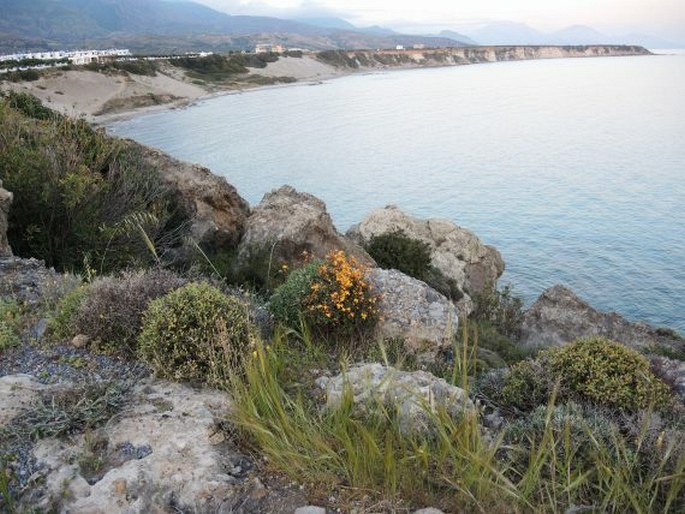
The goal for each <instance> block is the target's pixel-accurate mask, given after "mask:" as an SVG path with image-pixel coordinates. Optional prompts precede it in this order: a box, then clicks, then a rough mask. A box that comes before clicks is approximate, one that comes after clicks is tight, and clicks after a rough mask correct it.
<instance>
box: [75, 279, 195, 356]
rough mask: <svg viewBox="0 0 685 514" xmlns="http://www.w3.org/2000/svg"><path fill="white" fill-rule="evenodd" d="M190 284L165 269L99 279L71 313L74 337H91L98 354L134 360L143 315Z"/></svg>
mask: <svg viewBox="0 0 685 514" xmlns="http://www.w3.org/2000/svg"><path fill="white" fill-rule="evenodd" d="M186 282H187V281H186V280H185V279H183V278H182V277H180V276H179V275H177V274H175V273H173V272H171V271H167V270H163V269H154V270H149V271H136V272H126V273H123V274H122V275H120V276H115V277H104V278H100V279H97V280H95V281H94V282H93V283H92V284H91V285H90V286H89V287H88V289H87V294H86V296H85V298H84V299H83V301H82V302H80V303H79V306H78V309H76V310H75V311H72V313H71V318H70V320H69V323H68V327H69V328H70V329H71V332H72V333H71V335H76V334H85V335H87V336H89V337H91V339H92V341H93V343H92V344H94V345H95V347H96V349H97V350H98V351H102V352H105V353H108V354H114V355H119V356H122V357H133V356H134V355H135V354H136V344H137V338H138V334H139V333H140V327H141V324H142V317H143V313H144V312H145V310H146V309H147V308H148V305H149V304H150V302H151V301H152V300H154V299H156V298H159V297H160V296H164V295H165V294H167V293H169V292H170V291H173V290H174V289H177V288H179V287H181V286H183V285H184V284H185V283H186Z"/></svg>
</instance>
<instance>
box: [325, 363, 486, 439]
mask: <svg viewBox="0 0 685 514" xmlns="http://www.w3.org/2000/svg"><path fill="white" fill-rule="evenodd" d="M316 384H317V385H318V386H319V387H320V388H321V389H323V390H324V391H325V392H326V407H327V408H335V407H336V406H338V405H340V402H341V401H342V399H343V395H344V393H345V391H346V388H349V390H350V392H351V394H352V398H353V402H354V404H355V405H356V406H357V408H358V409H359V412H360V414H362V415H363V414H364V413H367V412H369V411H375V410H376V409H377V408H378V404H379V403H380V404H382V405H385V406H386V407H387V408H389V409H397V413H398V416H399V419H398V421H399V424H400V430H402V432H403V433H405V434H425V433H429V432H430V429H431V419H430V415H429V412H436V411H437V409H438V408H444V409H445V412H446V413H447V414H449V415H451V416H453V417H455V418H456V417H458V416H460V415H462V413H464V412H465V411H471V410H472V409H474V406H473V403H472V402H471V400H470V399H469V397H468V396H467V394H466V393H465V392H464V390H463V389H460V388H458V387H456V386H452V385H450V384H448V383H447V382H446V381H445V380H443V379H441V378H437V377H435V376H433V375H431V374H430V373H427V372H425V371H415V372H412V373H409V372H404V371H398V370H397V369H395V368H392V367H389V366H383V365H382V364H377V363H375V364H360V365H357V366H354V367H352V368H350V369H349V370H347V372H345V373H341V374H340V375H337V376H335V377H333V378H328V377H321V378H319V379H318V380H317V381H316Z"/></svg>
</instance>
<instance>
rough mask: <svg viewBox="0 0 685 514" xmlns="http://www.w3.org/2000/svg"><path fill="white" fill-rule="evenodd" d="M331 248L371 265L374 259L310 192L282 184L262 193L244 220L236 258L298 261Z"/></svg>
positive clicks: (315, 256)
mask: <svg viewBox="0 0 685 514" xmlns="http://www.w3.org/2000/svg"><path fill="white" fill-rule="evenodd" d="M334 250H344V251H345V253H347V254H348V255H351V256H352V257H354V258H355V259H357V260H358V261H359V262H360V263H361V264H365V265H372V264H374V262H373V259H371V257H369V255H368V254H367V253H366V252H365V251H364V250H363V249H362V248H360V247H359V246H357V245H355V244H354V243H352V242H351V241H349V240H348V239H346V238H345V237H344V236H343V235H341V234H340V233H339V232H338V231H337V230H336V229H335V227H334V226H333V221H332V220H331V217H330V215H329V214H328V211H327V210H326V205H325V204H324V203H323V202H322V201H321V200H319V199H318V198H316V197H315V196H313V195H311V194H309V193H301V192H299V191H296V190H295V189H294V188H292V187H290V186H283V187H281V188H279V189H276V190H274V191H271V192H270V193H267V194H265V195H264V198H263V199H262V201H261V202H260V203H259V204H258V205H257V206H256V207H254V209H253V210H252V214H251V215H250V217H249V218H248V219H247V223H246V229H245V235H244V236H243V239H242V241H241V242H240V247H239V260H241V261H242V262H245V261H247V260H248V259H249V258H250V256H251V255H255V254H259V253H263V254H266V255H268V256H269V258H270V259H271V260H272V261H273V262H274V263H277V262H278V263H295V262H298V261H301V259H302V253H303V252H307V253H308V254H309V256H310V257H312V258H324V257H325V256H326V255H327V254H329V253H330V252H332V251H334Z"/></svg>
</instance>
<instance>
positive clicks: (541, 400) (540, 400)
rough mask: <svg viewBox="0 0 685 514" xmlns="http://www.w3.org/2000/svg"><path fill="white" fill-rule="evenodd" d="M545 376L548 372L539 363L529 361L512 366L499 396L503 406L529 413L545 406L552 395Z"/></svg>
mask: <svg viewBox="0 0 685 514" xmlns="http://www.w3.org/2000/svg"><path fill="white" fill-rule="evenodd" d="M545 374H546V371H545V370H544V369H543V368H542V367H541V366H540V364H539V363H538V362H537V361H530V360H527V361H522V362H519V363H518V364H515V365H514V366H512V367H511V368H510V369H509V372H508V373H507V376H506V380H505V382H504V384H503V387H502V389H501V391H499V394H498V400H499V403H500V404H501V406H502V407H505V408H506V407H513V408H516V409H519V410H522V411H529V410H532V409H534V408H536V407H538V406H539V405H545V404H546V403H547V401H548V399H549V393H550V384H549V382H548V380H547V379H545Z"/></svg>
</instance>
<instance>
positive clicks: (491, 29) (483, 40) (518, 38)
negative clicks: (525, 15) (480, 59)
mask: <svg viewBox="0 0 685 514" xmlns="http://www.w3.org/2000/svg"><path fill="white" fill-rule="evenodd" d="M467 35H468V37H470V38H471V39H473V40H475V41H478V43H480V44H481V45H544V44H550V40H549V37H548V36H547V35H546V34H544V33H542V32H540V31H538V30H535V29H534V28H532V27H529V26H528V25H526V24H525V23H515V22H512V21H503V22H496V23H489V24H487V25H485V26H484V27H481V28H479V29H477V30H474V31H472V32H467Z"/></svg>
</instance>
